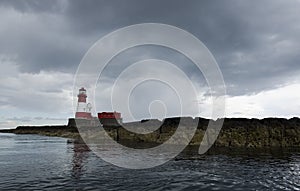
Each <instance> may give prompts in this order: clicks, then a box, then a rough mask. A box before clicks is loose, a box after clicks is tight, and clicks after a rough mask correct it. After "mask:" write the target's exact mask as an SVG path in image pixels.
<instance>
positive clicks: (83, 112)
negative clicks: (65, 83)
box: [75, 87, 92, 119]
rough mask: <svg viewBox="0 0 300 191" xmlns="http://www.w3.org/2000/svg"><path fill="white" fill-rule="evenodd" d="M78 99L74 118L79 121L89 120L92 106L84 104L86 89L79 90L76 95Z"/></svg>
mask: <svg viewBox="0 0 300 191" xmlns="http://www.w3.org/2000/svg"><path fill="white" fill-rule="evenodd" d="M77 97H78V103H77V109H76V113H75V118H81V119H91V118H92V114H91V110H92V105H91V104H90V103H88V104H87V103H86V98H87V95H86V89H84V88H83V87H82V88H80V89H79V93H78V95H77Z"/></svg>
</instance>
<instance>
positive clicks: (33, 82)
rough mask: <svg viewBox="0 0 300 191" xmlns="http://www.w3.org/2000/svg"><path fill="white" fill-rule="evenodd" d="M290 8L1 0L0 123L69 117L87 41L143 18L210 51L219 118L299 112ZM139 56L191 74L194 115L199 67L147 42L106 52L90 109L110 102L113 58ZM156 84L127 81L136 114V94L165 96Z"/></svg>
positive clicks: (295, 12) (267, 2)
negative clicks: (220, 94) (221, 109)
mask: <svg viewBox="0 0 300 191" xmlns="http://www.w3.org/2000/svg"><path fill="white" fill-rule="evenodd" d="M299 10H300V1H299V0H290V1H286V0H264V1H261V0H254V1H238V0H227V1H217V0H205V1H198V0H195V1H193V0H189V1H179V0H164V1H161V0H151V1H150V0H148V1H145V0H126V1H124V0H109V1H100V0H99V1H96V0H95V1H93V0H85V1H79V0H72V1H68V0H59V1H54V0H44V1H39V0H23V1H20V0H15V1H14V0H1V1H0V65H1V70H0V88H1V91H0V128H13V127H15V126H16V125H20V124H65V123H66V122H67V118H68V117H72V116H73V107H72V99H73V93H72V91H73V82H74V76H75V73H76V70H77V67H78V65H79V63H80V61H81V59H82V58H83V56H84V55H85V53H86V52H87V51H88V49H89V48H90V47H91V46H92V45H93V44H94V43H95V42H96V41H97V40H99V39H100V38H101V37H103V36H104V35H106V34H108V33H110V32H112V31H114V30H116V29H118V28H121V27H125V26H128V25H133V24H138V23H148V22H151V23H164V24H169V25H173V26H176V27H179V28H182V29H184V30H186V31H188V32H190V33H191V34H193V35H195V36H196V37H197V38H198V39H200V40H201V41H202V42H203V43H204V44H205V45H206V47H207V48H208V49H209V50H210V51H211V53H212V54H213V55H214V57H215V59H216V61H217V63H218V64H219V67H220V69H221V71H222V73H223V77H224V81H225V84H226V88H227V96H226V116H228V117H249V118H252V117H256V118H263V117H270V116H273V117H286V118H290V117H293V116H297V117H299V116H300V54H299V53H300V43H299V42H300V13H299ZM148 58H156V59H162V60H168V61H170V62H174V63H175V64H176V65H178V66H179V67H181V68H182V70H183V71H184V72H185V73H186V74H187V75H188V76H189V77H190V78H192V79H195V82H197V83H198V89H199V92H198V94H199V100H193V101H194V103H195V104H202V109H201V112H200V113H199V115H201V116H204V117H207V115H208V113H209V109H208V107H206V106H207V105H206V102H207V101H206V100H209V98H208V97H207V96H205V95H206V94H205V93H206V92H205V91H201V90H206V89H205V80H204V79H203V78H202V77H201V73H197V72H195V71H194V68H193V66H192V64H191V63H189V61H188V60H187V59H186V58H183V57H182V55H178V53H174V52H172V51H170V50H167V49H165V48H161V47H151V46H149V47H147V46H145V47H140V48H139V49H138V48H134V49H132V50H128V51H125V52H124V53H123V54H121V55H119V56H118V57H117V58H115V59H114V60H112V63H111V67H110V68H109V67H108V68H107V72H106V76H104V77H103V79H105V80H106V82H107V83H102V84H101V85H99V88H98V91H97V100H98V102H97V104H98V105H97V111H104V110H109V109H110V108H109V106H108V104H107V103H108V102H107V101H106V100H109V99H108V97H109V95H108V94H107V92H109V91H106V90H107V89H109V88H111V84H112V83H111V82H112V81H113V79H115V78H116V76H118V74H120V72H121V71H120V70H121V69H122V67H121V66H120V65H123V66H124V63H125V64H126V63H127V65H128V64H129V63H133V62H136V61H138V60H140V59H148ZM129 77H130V76H129ZM132 78H134V76H132ZM171 78H176V76H172V77H171ZM148 85H149V86H154V84H153V83H152V84H151V83H149V84H148ZM158 86H159V85H158ZM157 88H158V87H157ZM164 88H165V87H163V86H161V87H160V89H159V88H158V89H159V90H161V91H156V92H154V93H156V94H154V93H153V91H152V92H147V91H146V90H147V88H144V89H143V88H141V89H140V91H137V90H138V88H137V89H136V91H137V92H136V94H135V95H134V96H132V98H130V99H131V105H133V108H132V110H133V111H135V112H136V117H137V118H143V117H149V113H147V111H148V109H149V108H144V106H146V105H147V104H149V101H150V103H152V102H151V100H147V99H146V100H147V101H144V102H143V100H145V99H143V98H145V97H146V98H148V99H149V98H151V99H153V100H156V99H155V95H159V96H158V97H159V98H161V99H162V100H164V97H163V95H165V96H167V97H168V96H170V95H169V94H166V93H164V92H163V91H164ZM171 94H172V93H171ZM206 98H207V99H206ZM100 99H101V100H103V101H99V100H100ZM139 102H141V103H142V104H137V103H139ZM156 103H158V102H156ZM154 105H155V104H154ZM174 105H175V104H174ZM160 106H161V105H159V104H158V107H160ZM172 109H176V108H169V115H173V114H174V113H172Z"/></svg>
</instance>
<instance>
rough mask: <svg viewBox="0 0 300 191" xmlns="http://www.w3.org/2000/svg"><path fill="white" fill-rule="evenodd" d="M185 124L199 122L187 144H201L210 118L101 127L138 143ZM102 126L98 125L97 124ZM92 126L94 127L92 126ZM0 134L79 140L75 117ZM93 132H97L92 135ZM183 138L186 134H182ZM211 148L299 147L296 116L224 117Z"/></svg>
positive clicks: (123, 140) (117, 137)
mask: <svg viewBox="0 0 300 191" xmlns="http://www.w3.org/2000/svg"><path fill="white" fill-rule="evenodd" d="M179 121H180V123H181V124H183V125H184V126H186V127H187V128H188V127H189V125H191V124H193V123H195V122H197V121H198V122H199V123H198V125H197V130H196V133H195V135H194V137H193V139H192V140H191V141H190V144H189V145H200V142H201V141H202V139H203V135H204V133H205V131H206V128H207V125H208V122H209V120H208V119H204V118H196V119H193V118H190V117H183V118H179V117H175V118H166V119H165V120H163V122H160V121H158V120H142V121H140V122H132V123H126V124H125V125H126V126H132V127H141V128H145V129H146V128H147V127H149V126H152V125H153V126H155V125H157V124H162V125H161V126H160V128H158V129H157V130H155V131H154V132H152V133H149V134H135V133H132V132H130V131H128V130H126V129H124V128H122V127H118V128H116V127H104V129H105V130H106V132H108V134H109V135H110V136H111V137H112V138H113V139H115V140H116V141H118V142H121V143H125V144H126V143H128V144H130V145H138V144H140V143H153V144H161V143H163V142H165V141H166V140H168V139H169V138H170V137H171V136H172V135H173V134H174V132H175V131H176V128H177V126H178V124H179ZM97 128H101V127H97ZM94 129H95V128H94ZM0 132H1V133H15V134H38V135H45V136H57V137H65V138H70V139H73V140H80V139H81V137H80V135H79V133H78V129H77V127H76V124H75V121H74V119H69V123H68V124H67V125H62V126H19V127H17V128H16V129H9V130H0ZM95 135H96V134H95ZM182 138H183V139H184V138H185V135H184V134H183V135H182ZM214 147H227V148H300V119H299V118H291V119H284V118H265V119H261V120H259V119H245V118H225V119H224V124H223V127H222V130H221V132H220V134H219V136H218V138H217V140H216V142H215V143H214Z"/></svg>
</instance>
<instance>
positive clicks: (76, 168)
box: [72, 142, 90, 180]
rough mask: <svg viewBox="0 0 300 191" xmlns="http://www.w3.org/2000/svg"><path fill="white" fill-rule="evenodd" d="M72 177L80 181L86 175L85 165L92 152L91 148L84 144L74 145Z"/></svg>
mask: <svg viewBox="0 0 300 191" xmlns="http://www.w3.org/2000/svg"><path fill="white" fill-rule="evenodd" d="M73 152H74V153H73V158H72V176H73V177H74V178H75V179H76V180H79V179H80V177H81V176H82V175H83V174H84V171H85V164H86V162H87V158H88V155H89V152H90V149H89V147H88V146H87V145H86V144H83V143H76V142H74V143H73Z"/></svg>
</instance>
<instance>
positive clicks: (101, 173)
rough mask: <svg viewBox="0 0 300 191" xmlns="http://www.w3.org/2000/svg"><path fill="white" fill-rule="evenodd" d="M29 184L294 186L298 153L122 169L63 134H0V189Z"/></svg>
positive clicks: (298, 184) (299, 171) (299, 170)
mask: <svg viewBox="0 0 300 191" xmlns="http://www.w3.org/2000/svg"><path fill="white" fill-rule="evenodd" d="M116 157H117V156H116ZM30 189H32V190H41V189H42V190H189V191H190V190H201V189H203V190H300V153H298V152H288V153H286V152H282V153H280V154H278V155H276V156H271V155H264V156H261V157H259V156H255V157H252V156H249V155H234V156H232V155H224V154H217V155H208V156H203V157H201V158H200V159H198V160H172V161H170V162H168V163H167V164H165V165H162V166H159V167H156V168H152V169H147V170H126V169H120V168H118V167H114V166H112V165H110V164H108V163H106V162H104V161H102V160H101V159H99V158H98V157H97V156H96V155H95V154H93V153H92V152H90V151H88V149H87V148H86V147H85V146H83V145H79V144H67V140H66V139H63V138H55V137H44V136H38V135H14V134H0V190H30Z"/></svg>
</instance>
